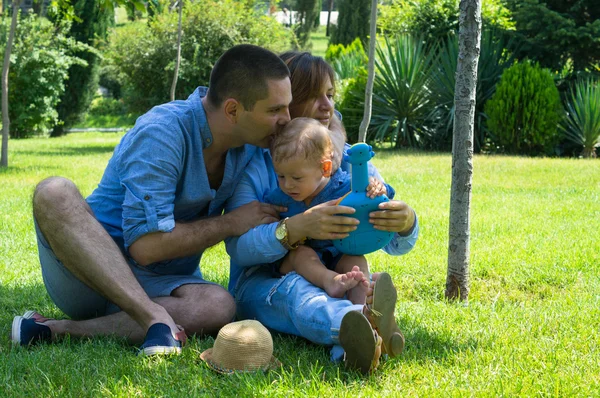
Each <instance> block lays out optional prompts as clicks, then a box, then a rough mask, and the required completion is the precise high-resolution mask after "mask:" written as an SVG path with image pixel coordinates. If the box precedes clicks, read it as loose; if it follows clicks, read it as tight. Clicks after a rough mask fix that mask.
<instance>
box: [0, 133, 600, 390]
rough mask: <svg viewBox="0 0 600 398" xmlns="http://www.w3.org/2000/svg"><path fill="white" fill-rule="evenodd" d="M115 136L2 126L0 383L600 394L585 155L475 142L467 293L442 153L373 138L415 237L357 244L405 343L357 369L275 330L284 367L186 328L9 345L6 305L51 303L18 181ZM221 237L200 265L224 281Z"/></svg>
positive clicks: (598, 267)
mask: <svg viewBox="0 0 600 398" xmlns="http://www.w3.org/2000/svg"><path fill="white" fill-rule="evenodd" d="M120 136H121V134H111V133H105V134H99V133H81V134H71V135H69V136H67V137H64V138H58V139H44V138H36V139H29V140H11V141H10V143H9V151H10V158H9V162H10V168H8V169H2V170H0V181H1V186H2V189H1V191H0V242H1V244H0V310H1V311H0V357H1V358H2V360H1V361H0V396H2V397H13V396H17V397H29V396H45V397H54V396H60V397H63V396H76V397H87V396H110V397H130V396H143V397H145V396H169V397H176V396H181V397H190V396H192V397H193V396H210V397H216V396H238V397H245V396H258V395H265V396H282V397H304V396H315V397H350V396H352V397H354V396H358V397H374V396H392V397H395V396H419V397H431V396H438V397H454V396H477V397H480V396H484V397H487V396H489V397H497V396H506V397H513V396H536V397H539V396H543V397H546V396H548V397H549V396H557V397H558V396H561V397H562V396H585V397H588V396H600V376H599V375H600V352H599V347H600V328H599V326H600V325H599V323H600V322H599V320H600V277H599V275H600V232H599V228H598V220H599V219H600V206H599V203H600V161H598V160H592V161H587V160H579V159H541V158H540V159H536V158H518V157H505V156H476V157H475V159H474V181H473V198H472V217H471V221H472V223H471V238H472V239H471V294H470V302H469V304H468V305H464V304H460V303H448V302H446V301H445V300H444V294H443V292H444V283H445V276H446V256H447V235H448V232H447V231H448V211H449V208H448V206H449V205H448V203H449V196H450V172H451V157H450V155H448V154H428V153H420V152H408V151H402V152H397V151H391V150H380V151H378V153H377V156H376V157H375V159H374V163H375V164H376V166H378V167H379V169H380V171H381V172H382V174H383V175H384V176H385V177H386V178H387V179H388V182H390V183H391V184H392V185H393V186H394V187H395V188H396V191H397V192H398V194H397V195H398V197H399V198H400V199H402V200H405V201H406V202H408V203H410V204H412V205H413V206H414V208H415V209H416V211H417V213H418V214H419V220H420V223H421V237H420V240H419V242H418V244H417V247H416V248H415V250H413V251H412V252H411V253H409V254H408V255H405V256H403V257H399V258H392V257H389V256H387V255H385V254H382V253H377V254H372V255H369V259H370V262H371V264H372V269H373V270H375V271H384V270H385V271H388V272H390V273H391V275H392V278H393V280H394V282H395V283H396V286H397V287H398V292H399V301H398V303H397V321H398V323H399V325H400V327H401V329H402V330H403V331H404V333H405V335H406V341H407V344H406V350H405V352H404V354H403V355H402V356H400V357H398V358H396V359H393V360H388V361H386V362H385V363H383V366H381V368H380V369H379V371H377V372H376V373H375V374H373V375H371V376H369V377H362V376H360V375H358V374H356V373H353V372H348V371H346V370H345V369H344V368H343V366H339V365H337V364H332V363H330V362H329V361H328V350H327V349H326V348H324V347H321V346H316V345H313V344H310V343H308V342H306V341H304V340H302V339H298V338H292V337H287V336H279V335H277V336H274V341H275V355H276V356H277V357H278V358H279V359H280V360H281V361H282V362H283V364H284V367H283V368H282V369H281V370H280V371H277V372H270V373H267V374H262V373H259V374H248V375H234V376H230V377H226V376H221V375H217V374H215V373H212V372H211V371H210V370H209V369H208V368H207V367H206V366H205V365H204V363H203V362H201V361H200V360H199V357H198V356H199V353H200V352H202V351H203V350H205V349H207V348H209V347H211V346H212V343H213V339H212V338H204V339H196V338H193V339H191V341H190V343H189V345H188V346H187V348H186V349H185V350H184V354H183V355H181V356H179V357H171V358H139V357H137V356H135V354H134V349H133V347H131V346H129V345H127V344H126V343H125V342H124V341H122V340H120V339H117V338H101V339H94V340H80V341H76V340H70V339H68V338H66V339H62V340H61V341H59V342H58V343H56V344H52V345H42V346H37V347H32V348H21V347H12V345H11V343H10V339H9V334H10V329H11V321H12V318H13V316H15V315H19V314H22V313H23V312H24V311H25V310H28V309H36V310H39V311H40V312H41V313H42V314H44V315H46V316H51V317H58V318H60V317H63V316H64V315H62V314H61V312H60V311H59V310H58V309H57V308H56V307H55V306H54V305H53V303H52V302H51V301H50V299H49V298H48V296H47V294H46V291H45V289H44V286H43V282H42V278H41V273H40V270H39V263H38V259H37V250H36V243H35V235H34V231H33V225H32V219H31V204H30V199H31V194H32V190H33V188H34V186H35V184H36V183H37V182H38V181H39V180H41V179H42V178H44V177H47V176H51V175H62V176H66V177H68V178H71V179H73V180H74V181H75V182H76V183H77V185H78V186H79V187H80V188H81V190H82V193H83V194H84V195H87V194H89V193H90V192H91V191H92V190H93V189H94V187H95V186H96V185H97V183H98V181H99V179H100V176H101V174H102V170H103V168H104V166H105V165H106V162H107V161H108V159H109V157H110V155H111V151H112V149H113V147H114V145H115V144H116V143H117V142H118V140H119V138H120ZM227 264H228V262H227V256H226V254H225V251H224V248H223V246H222V245H218V246H216V247H214V248H212V249H210V250H209V252H208V253H207V255H206V256H205V257H204V258H203V264H202V269H203V271H204V274H205V276H206V277H207V278H208V279H212V280H215V281H217V282H218V283H221V284H223V285H225V284H226V283H227V267H228V265H227Z"/></svg>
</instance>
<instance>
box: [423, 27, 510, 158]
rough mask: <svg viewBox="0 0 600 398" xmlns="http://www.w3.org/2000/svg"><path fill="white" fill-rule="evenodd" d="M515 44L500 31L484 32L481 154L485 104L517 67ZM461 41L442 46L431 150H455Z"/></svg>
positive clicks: (478, 130) (478, 116)
mask: <svg viewBox="0 0 600 398" xmlns="http://www.w3.org/2000/svg"><path fill="white" fill-rule="evenodd" d="M514 48H515V45H514V44H513V42H512V41H510V40H508V39H507V38H506V36H505V35H503V34H501V33H500V32H499V31H496V30H484V31H483V33H482V36H481V51H480V54H479V63H478V66H477V94H476V97H475V101H476V104H475V131H474V139H475V142H474V149H475V152H480V151H481V149H483V148H484V147H485V143H486V139H487V136H488V130H487V128H486V124H485V119H486V114H485V112H484V106H485V103H486V102H487V101H488V100H489V99H490V98H491V97H492V95H494V92H495V91H496V84H497V83H498V81H499V80H500V76H502V72H504V70H505V69H506V68H508V67H509V66H510V65H512V64H513V62H514V58H513V56H512V50H513V49H514ZM457 59H458V39H457V38H456V36H449V37H448V38H447V39H446V41H445V42H444V43H443V44H442V45H441V46H440V49H439V53H438V59H437V60H436V62H435V65H436V67H435V71H434V73H432V79H431V91H432V94H433V95H434V98H435V102H436V109H435V112H434V113H433V114H432V118H433V122H434V123H435V126H436V130H435V134H434V135H433V136H432V139H431V142H429V143H428V144H427V146H428V147H431V148H435V149H442V150H450V149H451V148H452V132H453V127H454V87H455V85H456V62H457Z"/></svg>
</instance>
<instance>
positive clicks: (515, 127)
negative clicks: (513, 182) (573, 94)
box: [485, 62, 561, 155]
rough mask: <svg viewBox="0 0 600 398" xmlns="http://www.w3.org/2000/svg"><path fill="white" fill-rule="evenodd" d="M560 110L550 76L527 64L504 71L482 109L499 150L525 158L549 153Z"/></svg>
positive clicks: (543, 70) (552, 147)
mask: <svg viewBox="0 0 600 398" xmlns="http://www.w3.org/2000/svg"><path fill="white" fill-rule="evenodd" d="M560 110H561V103H560V95H559V93H558V89H557V88H556V86H555V85H554V79H553V77H552V74H551V73H550V71H549V70H548V69H542V68H540V67H539V66H538V65H532V64H531V63H529V62H520V63H516V64H514V65H513V66H511V67H510V68H508V69H506V70H505V71H504V73H503V75H502V78H501V79H500V82H499V83H498V85H497V87H496V92H495V93H494V95H493V96H492V98H491V99H490V100H489V101H488V102H487V104H486V106H485V112H486V113H487V115H488V117H489V119H488V127H489V129H490V132H491V133H492V134H493V135H494V138H495V142H496V143H497V144H498V145H499V146H500V149H501V150H504V151H505V152H507V153H517V154H524V155H537V154H540V153H549V154H551V153H552V151H553V149H554V145H556V144H557V140H558V134H557V132H558V130H557V126H558V122H559V119H560Z"/></svg>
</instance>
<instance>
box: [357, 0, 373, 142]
mask: <svg viewBox="0 0 600 398" xmlns="http://www.w3.org/2000/svg"><path fill="white" fill-rule="evenodd" d="M369 34H370V35H371V37H370V38H369V67H368V69H369V73H368V76H367V87H366V89H365V109H364V113H363V119H362V122H360V127H359V129H358V141H359V142H365V141H366V139H367V129H368V128H369V123H371V105H372V103H373V81H374V80H375V46H376V45H377V0H372V1H371V26H370V31H369Z"/></svg>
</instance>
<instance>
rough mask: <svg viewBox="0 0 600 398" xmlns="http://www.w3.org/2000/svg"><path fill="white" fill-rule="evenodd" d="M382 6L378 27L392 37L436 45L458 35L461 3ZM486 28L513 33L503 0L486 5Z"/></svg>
mask: <svg viewBox="0 0 600 398" xmlns="http://www.w3.org/2000/svg"><path fill="white" fill-rule="evenodd" d="M387 3H388V4H384V5H380V6H379V14H380V15H379V18H378V19H377V27H378V28H379V30H380V31H382V32H384V33H385V34H388V35H397V34H403V33H409V34H413V35H415V34H416V35H419V36H421V37H423V39H424V40H425V41H426V42H427V43H429V44H434V43H436V42H438V41H440V40H444V39H445V38H446V36H447V35H452V36H454V35H456V33H458V16H459V14H460V12H459V9H458V4H459V1H458V0H392V1H390V2H387ZM481 16H482V19H483V25H484V26H486V27H496V28H501V29H511V28H512V27H513V26H514V23H513V22H512V21H511V16H510V12H509V11H508V9H507V8H505V7H504V5H503V3H502V0H486V1H484V2H483V3H482V9H481Z"/></svg>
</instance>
